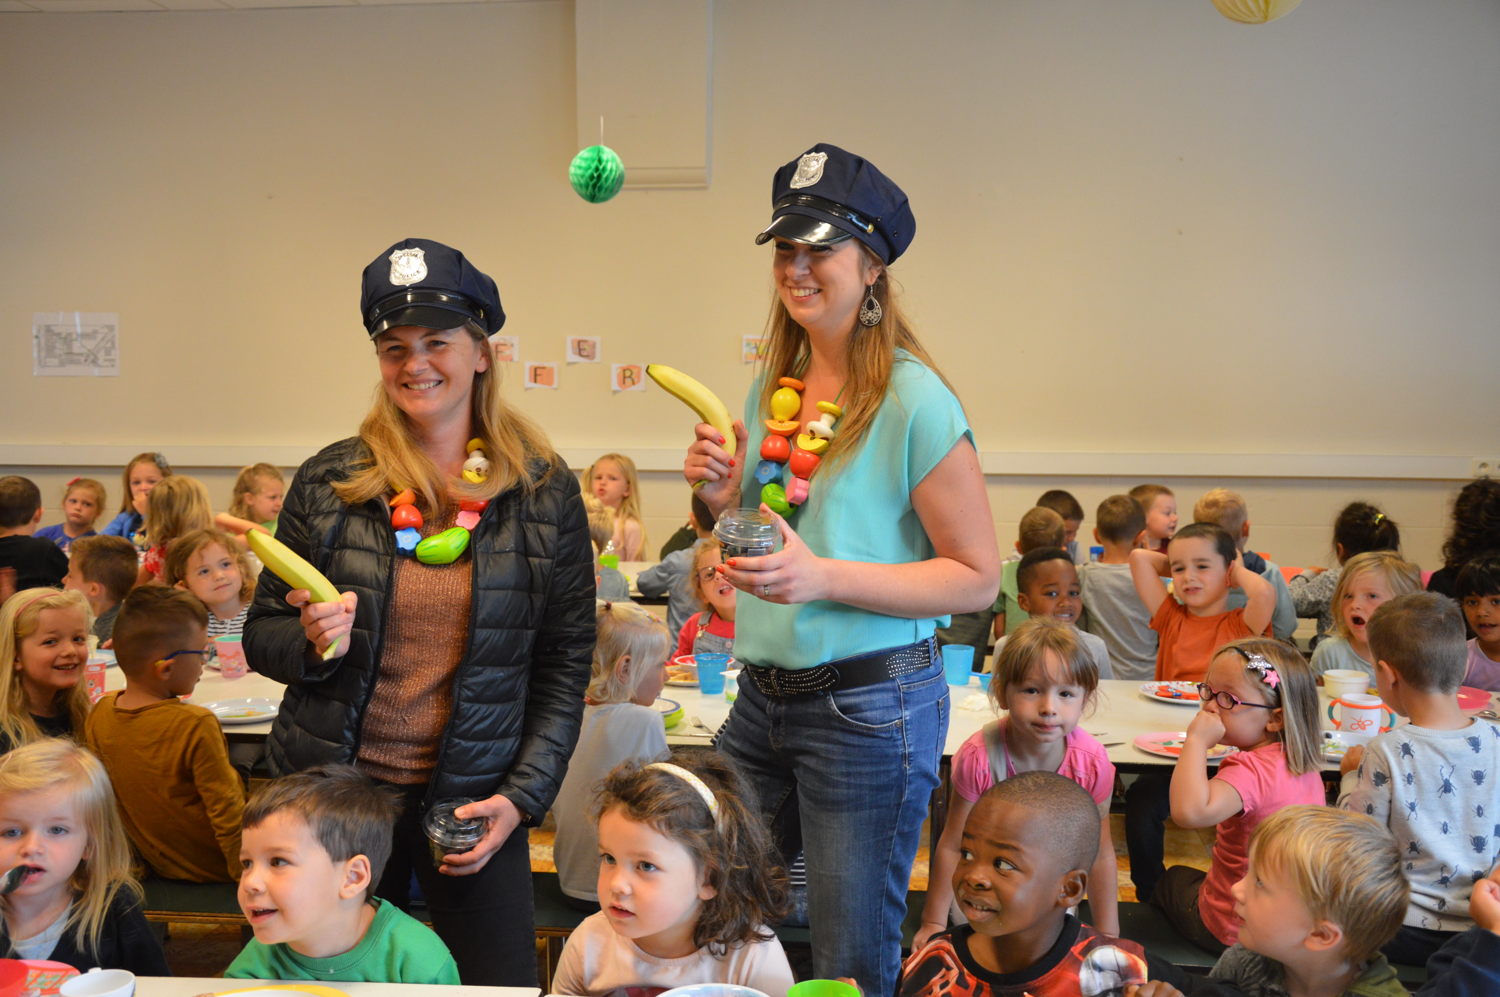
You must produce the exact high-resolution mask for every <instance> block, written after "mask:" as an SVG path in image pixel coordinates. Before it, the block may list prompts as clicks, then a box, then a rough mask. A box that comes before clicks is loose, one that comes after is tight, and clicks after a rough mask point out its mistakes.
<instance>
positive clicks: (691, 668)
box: [667, 654, 698, 689]
mask: <svg viewBox="0 0 1500 997" xmlns="http://www.w3.org/2000/svg"><path fill="white" fill-rule="evenodd" d="M674 672H675V673H676V674H675V675H674V674H673V673H674ZM689 672H691V674H692V678H688V677H687V676H688V674H689ZM679 676H680V677H679ZM667 685H670V686H676V687H678V688H686V689H696V688H698V662H697V659H695V658H694V657H693V656H692V655H691V654H679V655H678V656H677V657H675V658H673V659H672V662H671V664H669V665H668V666H667Z"/></svg>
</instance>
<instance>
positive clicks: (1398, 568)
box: [1328, 550, 1422, 641]
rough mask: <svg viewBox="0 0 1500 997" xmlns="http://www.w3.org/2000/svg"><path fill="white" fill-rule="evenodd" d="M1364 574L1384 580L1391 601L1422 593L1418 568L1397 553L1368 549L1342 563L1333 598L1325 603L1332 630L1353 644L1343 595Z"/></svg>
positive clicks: (1420, 573) (1420, 575)
mask: <svg viewBox="0 0 1500 997" xmlns="http://www.w3.org/2000/svg"><path fill="white" fill-rule="evenodd" d="M1366 572H1369V573H1371V574H1376V575H1379V576H1380V577H1381V578H1384V579H1385V583H1386V584H1387V585H1389V586H1390V588H1391V598H1392V599H1394V598H1396V597H1397V596H1398V595H1408V594H1410V593H1412V592H1420V591H1422V572H1421V569H1419V568H1418V567H1417V566H1416V565H1415V564H1412V563H1411V562H1410V561H1408V560H1406V559H1405V558H1404V557H1402V556H1401V555H1400V554H1399V553H1397V552H1396V551H1394V550H1367V551H1365V552H1364V553H1363V554H1355V555H1354V556H1353V557H1351V558H1349V560H1347V561H1345V562H1344V570H1343V571H1341V572H1340V573H1339V581H1338V584H1337V585H1335V586H1334V588H1333V595H1332V596H1331V597H1329V600H1328V606H1329V609H1330V610H1331V611H1332V612H1333V626H1334V630H1336V631H1337V632H1338V635H1339V636H1340V637H1342V638H1344V639H1345V640H1347V641H1353V639H1354V634H1353V633H1351V632H1350V630H1349V621H1348V620H1346V619H1344V608H1343V607H1344V593H1345V592H1348V591H1349V587H1350V586H1351V585H1353V584H1354V579H1356V578H1358V577H1359V576H1360V575H1363V574H1365V573H1366Z"/></svg>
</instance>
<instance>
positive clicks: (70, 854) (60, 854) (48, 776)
mask: <svg viewBox="0 0 1500 997" xmlns="http://www.w3.org/2000/svg"><path fill="white" fill-rule="evenodd" d="M0 865H3V867H4V868H6V869H13V868H15V867H16V866H18V865H24V866H29V867H30V868H29V870H28V871H27V873H26V875H25V876H24V878H23V879H22V880H21V882H20V884H19V885H17V886H16V888H15V889H14V890H12V891H10V893H8V894H7V895H5V896H4V897H0V913H3V914H4V917H3V918H0V954H3V955H5V956H6V957H8V958H11V959H47V960H50V961H52V962H61V963H64V964H66V965H69V966H72V967H73V968H74V969H77V970H78V971H79V972H87V971H88V970H90V969H92V968H95V967H98V968H102V969H124V970H128V971H129V972H132V973H139V974H140V975H142V976H168V975H170V974H171V971H170V970H169V969H168V968H167V957H166V956H165V955H164V954H163V953H162V950H161V942H159V941H157V938H156V933H155V932H153V931H152V930H151V926H150V925H149V924H147V923H146V917H145V915H144V914H142V913H141V887H140V884H139V883H137V882H136V881H135V878H134V877H133V876H132V875H131V874H130V842H129V841H127V840H126V839H125V831H124V830H123V829H122V828H121V827H120V819H119V817H118V816H116V815H115V797H114V794H113V793H112V792H110V787H109V777H108V776H107V775H105V774H104V768H103V766H101V765H100V764H99V760H98V759H97V758H95V757H94V756H93V755H91V754H89V753H88V752H87V751H84V750H83V749H82V748H80V747H78V745H76V744H74V743H73V742H72V741H65V740H62V739H61V738H45V739H43V740H40V741H36V742H34V743H32V744H28V745H25V746H24V747H20V748H17V749H15V750H14V751H11V752H9V753H8V754H6V755H5V756H4V757H0Z"/></svg>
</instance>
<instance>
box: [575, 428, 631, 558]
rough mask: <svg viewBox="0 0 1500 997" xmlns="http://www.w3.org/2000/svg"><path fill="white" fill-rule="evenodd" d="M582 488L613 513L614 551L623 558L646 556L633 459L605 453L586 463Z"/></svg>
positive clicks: (622, 455)
mask: <svg viewBox="0 0 1500 997" xmlns="http://www.w3.org/2000/svg"><path fill="white" fill-rule="evenodd" d="M583 490H584V491H586V492H588V493H589V494H591V495H593V496H594V497H595V498H597V499H598V500H599V501H600V502H603V503H604V504H605V505H606V506H608V507H609V508H610V509H612V510H614V513H615V535H614V539H613V543H614V550H613V551H607V553H613V554H617V555H619V558H620V560H622V561H639V560H641V559H642V558H643V557H645V553H644V551H645V550H646V527H645V524H643V523H642V522H641V499H640V492H641V483H640V479H639V478H637V477H636V473H635V461H633V460H631V459H630V458H629V457H627V456H625V455H624V454H619V453H607V454H605V455H604V456H603V457H600V458H599V459H598V460H596V461H594V462H593V463H592V464H590V465H589V469H588V472H587V473H585V474H584V476H583Z"/></svg>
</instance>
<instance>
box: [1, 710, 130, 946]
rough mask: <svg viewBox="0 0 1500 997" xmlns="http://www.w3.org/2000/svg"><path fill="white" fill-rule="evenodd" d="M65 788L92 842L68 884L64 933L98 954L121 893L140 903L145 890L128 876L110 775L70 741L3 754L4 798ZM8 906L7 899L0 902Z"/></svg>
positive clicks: (127, 858)
mask: <svg viewBox="0 0 1500 997" xmlns="http://www.w3.org/2000/svg"><path fill="white" fill-rule="evenodd" d="M59 788H66V789H69V790H71V791H72V799H73V804H74V805H75V806H76V807H78V809H79V811H80V816H81V817H82V818H83V826H84V830H85V833H86V834H87V835H88V844H87V847H86V848H85V849H84V852H83V860H82V861H80V862H79V863H78V867H77V868H76V869H74V870H73V875H72V876H71V877H70V880H69V885H70V886H71V887H72V888H73V892H74V893H75V894H77V896H76V898H75V899H74V900H73V903H72V906H70V907H69V908H68V920H67V923H66V924H64V925H63V930H64V931H67V930H69V929H71V930H72V932H73V939H74V943H75V945H76V947H77V948H78V949H80V950H82V951H96V950H97V949H98V947H99V940H100V936H101V935H102V933H103V931H104V925H105V922H106V921H107V920H108V919H109V911H110V908H111V907H112V906H113V905H114V904H115V901H116V899H117V898H118V897H119V895H120V894H121V893H122V892H123V893H125V894H126V895H127V896H128V897H129V898H130V899H131V900H134V901H137V902H139V900H140V899H141V896H142V894H141V886H140V884H139V883H138V882H136V880H135V877H134V876H132V875H131V874H130V842H129V840H128V839H127V838H126V837H125V828H124V827H123V826H122V825H121V823H120V815H119V814H118V813H117V812H116V810H115V794H114V790H113V788H112V787H111V786H110V783H109V773H107V772H105V770H104V766H103V765H102V764H100V762H99V759H97V758H95V757H94V756H93V755H92V754H90V753H89V752H87V751H85V750H84V749H83V748H80V747H79V746H78V745H77V744H74V743H73V742H72V741H69V740H65V739H64V738H60V737H48V738H43V739H42V740H40V741H34V742H32V743H31V744H27V745H23V746H22V747H19V748H16V749H14V750H13V751H11V752H10V753H8V754H6V755H4V756H0V796H8V795H12V794H19V793H37V792H45V791H47V790H51V789H59ZM0 904H3V905H5V906H6V907H9V901H8V900H5V899H0Z"/></svg>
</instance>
